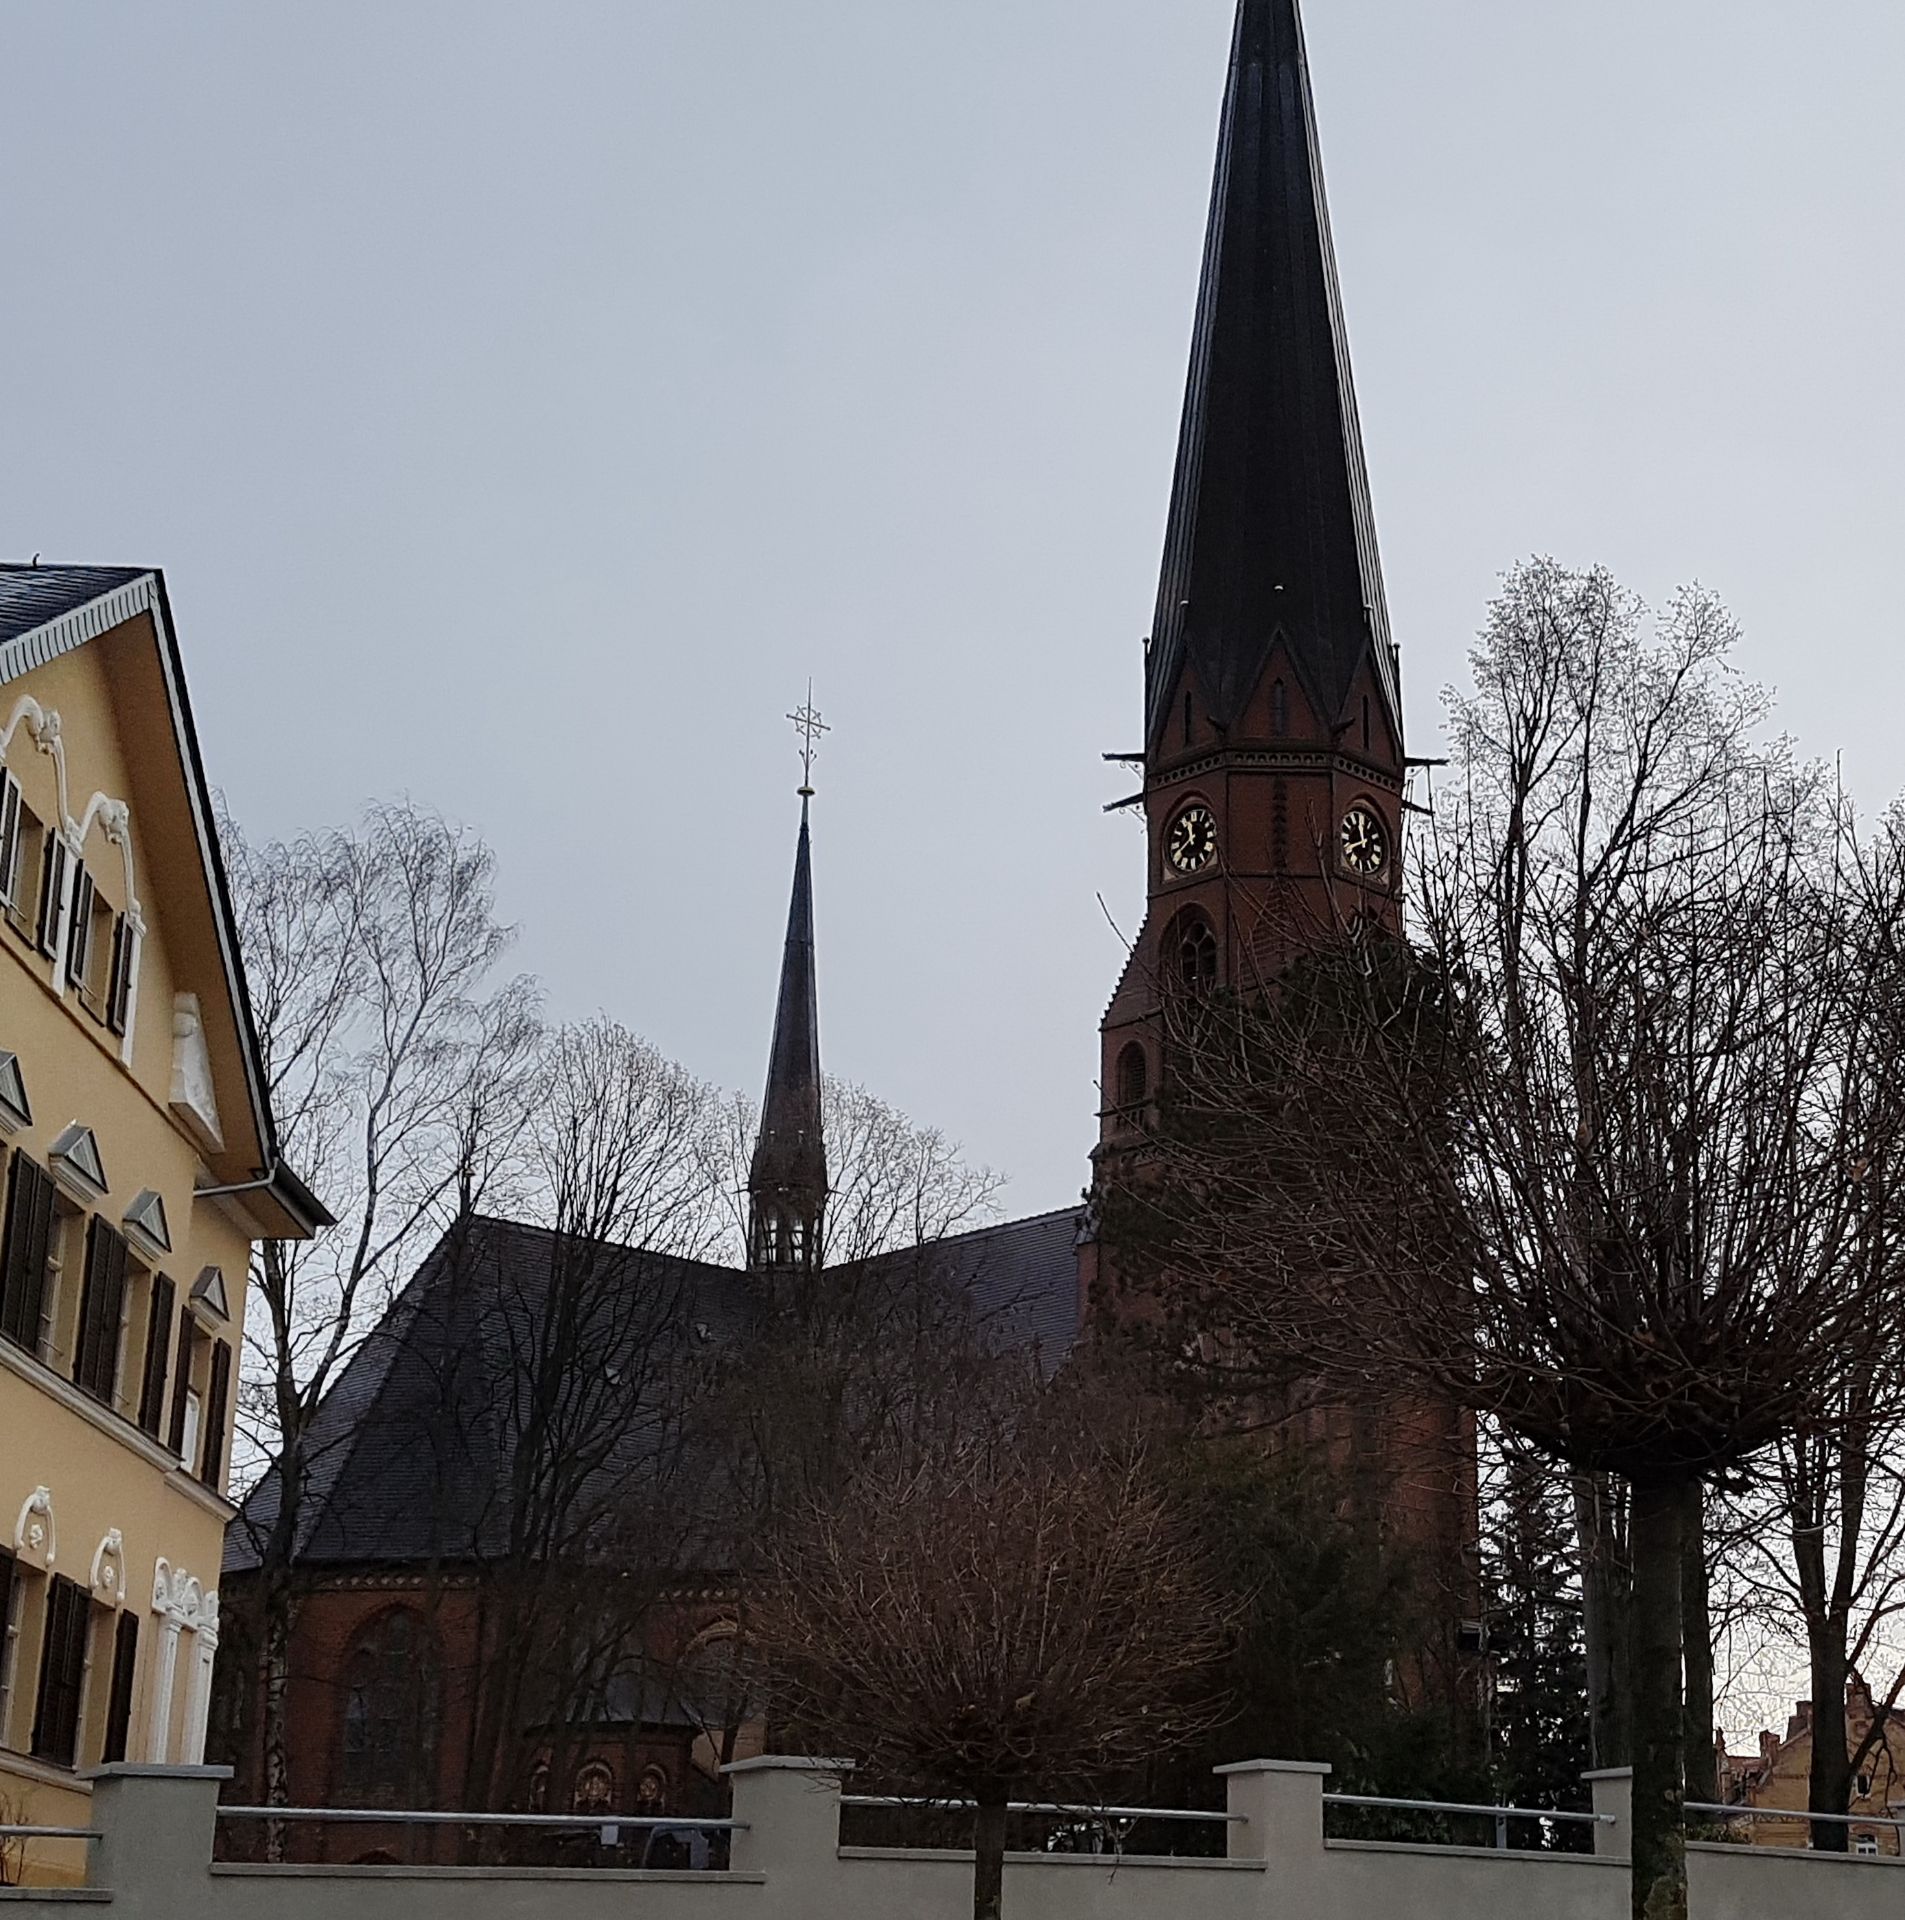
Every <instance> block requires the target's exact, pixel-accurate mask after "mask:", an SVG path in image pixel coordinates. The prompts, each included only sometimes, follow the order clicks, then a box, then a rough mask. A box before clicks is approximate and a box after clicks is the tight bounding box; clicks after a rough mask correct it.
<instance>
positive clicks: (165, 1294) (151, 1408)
mask: <svg viewBox="0 0 1905 1920" xmlns="http://www.w3.org/2000/svg"><path fill="white" fill-rule="evenodd" d="M176 1297H177V1296H176V1289H175V1288H174V1287H173V1285H172V1282H171V1280H170V1279H168V1278H167V1276H166V1275H164V1274H162V1273H155V1274H154V1275H153V1276H152V1304H151V1306H150V1307H148V1308H147V1309H146V1363H145V1377H144V1378H143V1380H141V1382H140V1384H139V1424H140V1426H142V1427H144V1428H145V1430H146V1432H148V1433H149V1434H151V1435H152V1437H153V1438H154V1439H155V1440H156V1439H157V1438H158V1437H159V1426H160V1423H161V1421H162V1420H163V1419H164V1417H165V1368H166V1362H167V1361H168V1360H170V1359H171V1357H172V1356H171V1353H170V1351H169V1348H170V1346H171V1342H172V1303H173V1300H174V1299H175V1298H176Z"/></svg>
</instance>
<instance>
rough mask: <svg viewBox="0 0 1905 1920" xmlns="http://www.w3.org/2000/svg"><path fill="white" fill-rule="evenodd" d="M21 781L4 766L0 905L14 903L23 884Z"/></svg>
mask: <svg viewBox="0 0 1905 1920" xmlns="http://www.w3.org/2000/svg"><path fill="white" fill-rule="evenodd" d="M25 806H26V801H25V799H24V798H23V796H22V795H21V792H20V783H19V781H17V780H16V779H14V777H13V775H12V774H10V773H8V772H7V771H6V769H5V768H4V767H0V907H10V906H12V905H13V902H14V894H15V891H16V889H17V888H18V887H19V884H20V814H21V812H22V810H23V809H24V808H25Z"/></svg>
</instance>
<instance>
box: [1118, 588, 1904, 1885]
mask: <svg viewBox="0 0 1905 1920" xmlns="http://www.w3.org/2000/svg"><path fill="white" fill-rule="evenodd" d="M1734 637H1735V633H1734V628H1733V624H1732V622H1731V621H1730V619H1729V618H1728V617H1727V616H1726V614H1725V613H1724V611H1723V609H1721V608H1720V607H1719V606H1718V604H1717V603H1716V602H1714V601H1713V600H1712V599H1711V598H1709V597H1707V596H1704V595H1702V594H1699V593H1697V592H1690V593H1686V594H1683V595H1682V596H1680V598H1678V599H1677V600H1676V601H1675V602H1674V603H1673V605H1672V606H1671V607H1670V608H1669V609H1668V610H1667V611H1666V613H1665V614H1663V615H1662V616H1661V617H1660V618H1659V619H1658V621H1657V622H1654V623H1652V624H1651V627H1650V623H1649V621H1648V619H1647V616H1646V615H1645V612H1644V610H1643V609H1642V608H1641V607H1640V606H1639V604H1638V603H1637V602H1636V601H1635V600H1634V599H1633V598H1632V597H1631V596H1629V595H1626V594H1624V593H1623V592H1621V591H1620V590H1619V589H1618V588H1617V587H1616V586H1615V585H1614V583H1613V582H1612V581H1611V580H1610V579H1609V578H1608V577H1607V576H1606V575H1604V574H1600V573H1592V574H1585V575H1579V574H1570V573H1567V572H1565V571H1563V570H1562V569H1560V568H1558V567H1556V566H1555V565H1553V564H1552V563H1549V562H1537V563H1533V564H1530V565H1528V566H1525V567H1523V568H1521V569H1519V570H1518V571H1517V572H1516V573H1514V574H1513V575H1511V576H1510V578H1509V580H1508V582H1507V584H1506V587H1505V589H1504V592H1503V594H1502V596H1501V597H1500V599H1499V600H1498V601H1497V602H1496V604H1495V606H1494V608H1493V609H1492V611H1491V615H1490V619H1489V623H1488V625H1487V627H1486V629H1485V631H1484V633H1483V636H1482V639H1481V642H1480V644H1479V646H1478V647H1477V649H1476V650H1475V652H1474V654H1473V655H1472V657H1471V658H1472V665H1473V669H1474V674H1475V692H1474V693H1473V694H1472V695H1471V696H1468V697H1466V698H1460V699H1452V700H1451V723H1452V724H1451V734H1452V740H1453V748H1454V757H1455V769H1456V771H1455V777H1454V780H1453V782H1452V786H1451V789H1450V790H1447V791H1445V792H1444V793H1443V794H1442V795H1440V796H1439V797H1438V807H1437V812H1436V815H1435V818H1434V820H1433V822H1432V824H1431V825H1430V827H1429V828H1428V830H1427V831H1426V833H1425V834H1424V835H1423V836H1422V840H1421V844H1420V846H1419V849H1418V852H1419V856H1420V861H1419V866H1418V868H1417V871H1416V875H1415V888H1414V895H1413V899H1412V902H1411V905H1412V916H1413V917H1412V927H1413V932H1414V935H1415V940H1414V943H1413V945H1405V944H1404V943H1402V942H1399V941H1396V940H1393V939H1391V938H1388V937H1386V936H1384V935H1383V934H1382V933H1380V931H1378V930H1377V928H1376V927H1375V925H1374V923H1373V922H1372V921H1371V920H1369V919H1367V918H1365V917H1363V916H1361V915H1359V914H1358V913H1357V912H1356V911H1355V908H1354V904H1353V903H1352V902H1349V901H1345V902H1344V903H1343V904H1344V911H1343V920H1344V924H1345V928H1346V931H1345V935H1344V938H1343V941H1342V943H1341V946H1340V948H1339V949H1338V950H1337V951H1336V952H1334V953H1333V954H1328V955H1325V956H1323V957H1322V958H1320V959H1318V960H1317V961H1316V962H1314V963H1312V964H1310V965H1307V966H1305V967H1301V968H1299V969H1298V970H1296V971H1295V972H1294V973H1293V974H1292V975H1290V976H1288V977H1287V978H1286V979H1285V980H1284V981H1283V982H1282V983H1281V985H1280V987H1279V989H1278V991H1277V992H1276V993H1275V994H1274V995H1272V996H1270V997H1268V998H1260V999H1256V1000H1251V1001H1244V1000H1238V1001H1234V1002H1232V1001H1221V1000H1205V1001H1203V1002H1201V1003H1198V1004H1195V1005H1192V1004H1189V1003H1187V1002H1186V1001H1185V1000H1184V999H1183V998H1180V1000H1179V1002H1178V1005H1177V1008H1176V1013H1175V1019H1174V1026H1175V1032H1174V1035H1173V1042H1174V1044H1173V1058H1174V1074H1175V1081H1174V1085H1173V1088H1172V1090H1171V1094H1170V1097H1169V1098H1168V1099H1167V1101H1166V1102H1165V1112H1166V1116H1167V1117H1166V1121H1165V1124H1164V1125H1163V1126H1162V1127H1161V1129H1160V1133H1159V1138H1158V1140H1157V1142H1156V1143H1155V1147H1154V1151H1153V1153H1152V1154H1151V1157H1150V1159H1149V1160H1148V1162H1147V1163H1146V1166H1145V1168H1144V1169H1143V1173H1142V1178H1141V1179H1139V1180H1134V1181H1133V1182H1131V1186H1130V1193H1129V1195H1128V1196H1127V1199H1128V1202H1129V1206H1130V1208H1131V1210H1132V1211H1133V1212H1134V1213H1135V1214H1137V1215H1139V1216H1142V1215H1143V1214H1144V1213H1146V1212H1148V1213H1149V1214H1150V1215H1151V1230H1150V1233H1149V1235H1148V1238H1149V1242H1150V1244H1151V1245H1152V1246H1153V1248H1154V1249H1156V1250H1157V1251H1156V1254H1155V1264H1156V1265H1157V1267H1158V1270H1159V1272H1160V1273H1161V1274H1162V1273H1164V1272H1169V1273H1171V1274H1174V1275H1177V1276H1180V1277H1182V1276H1189V1277H1190V1279H1191V1281H1192V1282H1193V1283H1194V1284H1197V1285H1199V1286H1200V1287H1201V1288H1202V1290H1203V1293H1204V1296H1205V1308H1206V1310H1207V1311H1208V1312H1210V1313H1212V1314H1213V1315H1214V1316H1216V1317H1217V1318H1218V1319H1219V1320H1220V1321H1221V1322H1222V1323H1223V1324H1227V1325H1229V1326H1230V1327H1232V1328H1234V1329H1235V1330H1236V1332H1237V1334H1238V1337H1239V1338H1240V1339H1241V1340H1242V1341H1243V1342H1244V1343H1245V1344H1246V1346H1247V1347H1249V1348H1250V1349H1252V1350H1255V1351H1262V1352H1266V1353H1274V1354H1280V1355H1282V1356H1284V1357H1285V1358H1286V1359H1287V1360H1289V1361H1291V1362H1292V1363H1297V1364H1301V1365H1302V1366H1305V1367H1308V1368H1312V1369H1315V1370H1316V1371H1317V1372H1319V1373H1320V1374H1323V1375H1325V1376H1327V1377H1330V1378H1332V1379H1334V1380H1336V1381H1337V1382H1339V1383H1358V1382H1359V1383H1362V1384H1363V1385H1364V1386H1365V1387H1369V1386H1374V1385H1378V1384H1382V1385H1387V1384H1389V1383H1390V1382H1391V1381H1393V1380H1394V1379H1395V1378H1396V1377H1397V1376H1400V1377H1401V1378H1402V1379H1404V1380H1406V1381H1409V1382H1412V1383H1414V1384H1416V1385H1418V1386H1419V1387H1421V1388H1422V1389H1425V1390H1426V1391H1428V1392H1430V1393H1432V1394H1438V1395H1446V1396H1448V1397H1449V1398H1451V1399H1453V1400H1455V1401H1456V1402H1458V1403H1461V1404H1465V1405H1469V1406H1472V1407H1476V1408H1478V1409H1481V1410H1485V1411H1487V1412H1489V1413H1492V1414H1493V1415H1495V1416H1496V1417H1497V1418H1499V1419H1500V1420H1501V1422H1502V1423H1503V1424H1504V1425H1505V1426H1506V1427H1508V1428H1509V1429H1510V1430H1512V1431H1514V1432H1516V1433H1518V1434H1519V1435H1521V1436H1522V1437H1523V1438H1524V1439H1526V1440H1527V1441H1529V1442H1531V1443H1532V1444H1533V1445H1535V1446H1536V1447H1538V1448H1540V1449H1541V1450H1543V1451H1545V1452H1547V1453H1548V1454H1550V1455H1551V1456H1552V1457H1554V1458H1556V1459H1557V1460H1560V1461H1562V1462H1564V1463H1566V1464H1567V1465H1569V1466H1571V1467H1573V1468H1574V1469H1576V1470H1577V1471H1579V1472H1582V1473H1586V1474H1594V1475H1612V1476H1616V1477H1618V1478H1619V1479H1620V1480H1622V1481H1624V1482H1625V1483H1626V1484H1627V1486H1628V1488H1629V1489H1630V1512H1629V1548H1630V1552H1631V1557H1632V1567H1633V1583H1632V1597H1631V1605H1632V1616H1631V1652H1630V1659H1631V1682H1630V1704H1631V1709H1632V1716H1633V1753H1634V1766H1635V1814H1634V1871H1633V1883H1634V1893H1633V1900H1634V1912H1635V1913H1636V1915H1637V1916H1647V1920H1670V1917H1671V1916H1674V1915H1683V1914H1684V1913H1685V1858H1684V1833H1683V1827H1682V1760H1683V1753H1682V1748H1683V1738H1684V1727H1683V1721H1682V1695H1681V1666H1682V1645H1683V1642H1682V1625H1683V1623H1682V1605H1683V1592H1682V1579H1683V1547H1684V1534H1685V1516H1686V1514H1687V1512H1688V1508H1689V1503H1690V1500H1691V1498H1692V1497H1693V1494H1694V1492H1695V1490H1697V1489H1698V1487H1699V1486H1700V1485H1701V1483H1702V1482H1703V1481H1705V1480H1707V1479H1709V1478H1711V1477H1712V1476H1713V1475H1715V1474H1717V1473H1719V1472H1721V1471H1724V1470H1727V1469H1729V1468H1731V1467H1733V1466H1734V1465H1735V1464H1736V1463H1738V1462H1740V1461H1742V1460H1745V1459H1748V1458H1750V1457H1752V1456H1754V1455H1756V1454H1758V1453H1760V1452H1762V1451H1764V1450H1766V1449H1768V1448H1770V1447H1772V1446H1773V1445H1775V1444H1776V1443H1777V1441H1778V1440H1779V1439H1780V1438H1781V1437H1782V1436H1785V1435H1789V1434H1795V1433H1803V1432H1806V1431H1809V1430H1815V1429H1819V1428H1822V1427H1829V1426H1833V1425H1836V1424H1838V1423H1840V1422H1841V1421H1842V1419H1843V1417H1844V1411H1845V1407H1844V1390H1845V1386H1846V1383H1847V1382H1848V1381H1849V1380H1851V1379H1854V1378H1862V1379H1864V1380H1866V1381H1867V1382H1868V1383H1869V1390H1870V1391H1871V1393H1872V1394H1873V1395H1875V1396H1876V1397H1877V1399H1878V1401H1879V1402H1880V1403H1881V1404H1886V1405H1891V1404H1896V1400H1897V1396H1898V1393H1899V1389H1900V1379H1899V1367H1898V1350H1897V1348H1898V1343H1897V1336H1896V1332H1895V1329H1896V1328H1897V1327H1898V1326H1899V1324H1900V1313H1899V1309H1900V1306H1901V1304H1905V1302H1902V1301H1901V1295H1902V1294H1905V1261H1901V1260H1900V1258H1899V1256H1898V1250H1897V1247H1896V1245H1895V1244H1893V1243H1892V1242H1891V1240H1890V1239H1889V1236H1883V1235H1879V1234H1877V1233H1876V1231H1875V1224H1876V1222H1877V1220H1878V1219H1879V1217H1880V1216H1889V1215H1890V1214H1891V1213H1892V1212H1894V1211H1895V1210H1896V1204H1897V1203H1896V1198H1895V1195H1894V1192H1893V1188H1892V1178H1893V1172H1894V1168H1895V1165H1896V1163H1897V1162H1898V1159H1899V1156H1900V1154H1901V1151H1905V1128H1902V1126H1901V1121H1902V1119H1905V1087H1901V1086H1900V1085H1899V1084H1898V1081H1897V1076H1895V1075H1893V1076H1889V1077H1888V1076H1886V1075H1884V1074H1882V1073H1874V1072H1873V1071H1872V1063H1873V1059H1874V1047H1875V1040H1876V1038H1877V1036H1879V1035H1880V1034H1881V1033H1883V1032H1886V1031H1889V1028H1888V1026H1887V1022H1888V1020H1889V1009H1888V1008H1887V1006H1886V1005H1885V1004H1884V1002H1885V998H1886V995H1887V994H1888V993H1890V992H1891V991H1892V989H1891V987H1890V985H1889V983H1886V982H1884V981H1883V980H1882V979H1880V978H1877V977H1875V976H1874V974H1873V973H1872V971H1871V970H1870V968H1869V967H1867V966H1866V965H1865V964H1864V958H1863V956H1864V953H1865V950H1866V949H1867V947H1869V945H1870V941H1871V938H1872V933H1871V929H1872V927H1873V925H1874V924H1875V922H1876V921H1878V920H1883V919H1884V918H1886V917H1887V916H1888V915H1890V916H1891V917H1892V918H1894V919H1895V918H1896V911H1897V902H1896V900H1893V899H1890V898H1887V897H1884V896H1882V895H1881V896H1878V897H1875V896H1874V894H1873V892H1872V890H1871V888H1870V887H1869V885H1867V884H1866V883H1865V881H1864V879H1863V878H1862V870H1861V869H1860V867H1859V863H1857V862H1856V861H1852V860H1849V859H1848V858H1847V857H1846V843H1845V834H1844V822H1843V820H1842V819H1841V818H1839V817H1838V816H1836V815H1835V814H1834V812H1833V809H1832V807H1831V805H1830V795H1829V789H1828V788H1826V786H1825V783H1823V782H1821V781H1820V780H1819V779H1818V778H1817V777H1816V776H1812V775H1809V774H1808V773H1806V772H1805V771H1804V770H1802V769H1798V768H1795V767H1794V766H1793V765H1792V763H1791V761H1790V759H1789V757H1788V755H1787V754H1786V753H1785V751H1784V750H1783V749H1782V748H1781V747H1780V746H1778V745H1776V744H1775V745H1771V746H1767V745H1761V744H1759V743H1758V740H1757V730H1758V725H1759V722H1760V719H1761V716H1762V712H1763V702H1762V701H1761V699H1760V697H1759V696H1758V695H1757V693H1756V692H1755V691H1754V690H1753V689H1752V688H1750V687H1748V686H1746V685H1744V684H1743V683H1741V682H1739V681H1738V680H1737V679H1735V678H1734V677H1733V676H1732V675H1731V674H1730V673H1729V671H1728V669H1727V664H1726V663H1727V655H1728V652H1729V650H1730V648H1731V646H1732V643H1733V640H1734ZM1144 1237H1145V1236H1140V1238H1141V1239H1143V1238H1144Z"/></svg>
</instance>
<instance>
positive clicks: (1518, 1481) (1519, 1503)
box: [1482, 1446, 1592, 1848]
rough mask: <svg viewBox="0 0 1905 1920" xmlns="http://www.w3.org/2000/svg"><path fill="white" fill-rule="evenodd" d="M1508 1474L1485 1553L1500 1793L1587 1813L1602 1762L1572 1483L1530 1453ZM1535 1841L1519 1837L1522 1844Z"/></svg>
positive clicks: (1560, 1836) (1559, 1837)
mask: <svg viewBox="0 0 1905 1920" xmlns="http://www.w3.org/2000/svg"><path fill="white" fill-rule="evenodd" d="M1499 1467H1500V1474H1499V1490H1498V1492H1497V1495H1496V1497H1495V1499H1494V1500H1493V1501H1491V1502H1490V1503H1489V1507H1488V1510H1487V1512H1486V1513H1485V1514H1484V1537H1483V1544H1482V1554H1483V1579H1484V1581H1485V1584H1486V1591H1487V1598H1488V1646H1489V1654H1490V1659H1489V1677H1490V1688H1489V1696H1490V1697H1489V1705H1490V1732H1491V1747H1492V1751H1493V1761H1494V1772H1495V1787H1496V1791H1497V1792H1498V1793H1499V1794H1500V1796H1501V1798H1502V1799H1503V1800H1504V1801H1505V1802H1507V1803H1509V1804H1510V1805H1513V1806H1518V1807H1557V1808H1578V1807H1579V1806H1580V1805H1581V1794H1582V1788H1581V1775H1582V1773H1583V1772H1584V1771H1585V1770H1586V1769H1587V1768H1588V1767H1589V1766H1590V1765H1591V1764H1592V1762H1591V1761H1590V1759H1589V1749H1588V1673H1587V1653H1586V1647H1585V1644H1584V1640H1583V1633H1582V1610H1581V1564H1580V1552H1579V1548H1578V1546H1577V1543H1576V1534H1575V1527H1574V1510H1573V1503H1572V1497H1571V1494H1570V1490H1569V1485H1568V1481H1567V1479H1566V1477H1565V1476H1564V1475H1563V1474H1562V1473H1561V1472H1559V1471H1558V1470H1557V1469H1556V1468H1554V1467H1553V1466H1551V1465H1549V1464H1548V1463H1546V1462H1544V1461H1542V1460H1539V1459H1537V1458H1535V1457H1534V1456H1533V1455H1531V1454H1529V1453H1528V1452H1527V1451H1526V1450H1525V1449H1523V1448H1519V1447H1514V1446H1510V1447H1507V1448H1505V1449H1504V1450H1503V1452H1502V1454H1501V1456H1500V1460H1499ZM1586 1836H1587V1830H1586V1829H1585V1828H1579V1827H1574V1826H1565V1827H1561V1828H1559V1829H1556V1830H1555V1833H1554V1839H1555V1843H1556V1844H1557V1845H1560V1846H1563V1847H1582V1848H1585V1847H1586V1846H1587V1845H1588V1844H1589V1841H1588V1838H1587V1837H1586ZM1531 1837H1532V1829H1531V1828H1522V1827H1519V1826H1518V1827H1517V1830H1516V1838H1517V1840H1518V1841H1522V1842H1525V1841H1527V1840H1529V1839H1530V1838H1531Z"/></svg>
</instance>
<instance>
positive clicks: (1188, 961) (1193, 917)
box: [1162, 909, 1217, 993]
mask: <svg viewBox="0 0 1905 1920" xmlns="http://www.w3.org/2000/svg"><path fill="white" fill-rule="evenodd" d="M1162 957H1163V961H1164V969H1165V978H1166V981H1167V982H1168V984H1169V985H1171V986H1173V987H1176V988H1179V989H1181V990H1183V991H1185V992H1187V993H1208V992H1210V991H1211V989H1212V988H1213V987H1215V986H1216V985H1217V935H1216V933H1215V932H1214V931H1213V930H1212V927H1211V923H1210V922H1209V920H1207V919H1206V918H1205V917H1204V915H1203V914H1202V913H1200V912H1198V911H1196V910H1195V909H1192V910H1191V911H1189V912H1187V913H1180V914H1179V915H1178V916H1177V918H1176V919H1175V920H1173V921H1172V922H1171V924H1170V926H1169V927H1168V928H1167V929H1166V931H1165V937H1164V953H1163V956H1162Z"/></svg>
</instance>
